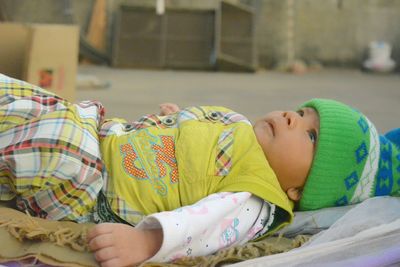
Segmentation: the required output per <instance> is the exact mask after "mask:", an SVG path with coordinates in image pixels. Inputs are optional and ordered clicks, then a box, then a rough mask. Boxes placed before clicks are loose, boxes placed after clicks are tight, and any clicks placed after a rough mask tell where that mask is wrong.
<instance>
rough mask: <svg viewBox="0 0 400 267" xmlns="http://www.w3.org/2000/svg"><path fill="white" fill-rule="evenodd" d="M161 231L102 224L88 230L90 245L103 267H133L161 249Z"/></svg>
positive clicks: (117, 224) (118, 224)
mask: <svg viewBox="0 0 400 267" xmlns="http://www.w3.org/2000/svg"><path fill="white" fill-rule="evenodd" d="M162 239H163V234H162V230H161V229H151V230H137V229H135V228H134V227H132V226H129V225H126V224H121V223H102V224H98V225H96V226H94V227H93V228H91V229H90V230H89V231H88V243H89V248H90V250H91V251H93V252H94V255H95V258H96V260H97V261H98V262H99V263H100V265H101V267H114V266H121V267H122V266H132V265H135V264H139V263H142V262H143V261H145V260H147V259H149V258H151V257H152V256H154V255H155V254H156V253H157V251H158V250H159V249H160V247H161V244H162Z"/></svg>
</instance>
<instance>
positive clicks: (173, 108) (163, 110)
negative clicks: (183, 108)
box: [160, 103, 180, 116]
mask: <svg viewBox="0 0 400 267" xmlns="http://www.w3.org/2000/svg"><path fill="white" fill-rule="evenodd" d="M179 110H180V108H179V106H178V105H176V104H174V103H162V104H160V116H166V115H170V114H172V113H175V112H178V111H179Z"/></svg>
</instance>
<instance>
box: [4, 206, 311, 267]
mask: <svg viewBox="0 0 400 267" xmlns="http://www.w3.org/2000/svg"><path fill="white" fill-rule="evenodd" d="M91 226H93V224H89V223H81V224H78V223H73V222H65V221H64V222H60V221H49V220H44V219H40V218H36V217H30V216H29V215H27V214H24V213H22V212H19V211H16V210H14V209H11V208H6V207H0V263H4V262H10V261H15V260H17V261H20V260H23V259H27V258H32V257H34V258H36V259H37V260H38V261H39V262H41V263H45V264H48V265H49V266H71V267H80V266H85V267H86V266H87V267H98V266H99V265H98V264H97V262H96V261H95V259H94V256H93V254H92V253H91V252H90V251H88V249H87V245H86V231H87V229H88V228H89V227H91ZM308 239H309V237H308V236H301V235H299V236H296V237H295V238H293V239H289V238H285V237H269V238H266V239H264V240H261V241H258V242H250V243H247V244H245V245H242V246H235V247H231V248H227V249H225V250H221V251H219V252H217V253H215V254H213V255H210V256H204V257H187V258H181V259H179V260H177V261H175V262H173V263H145V264H143V266H165V267H167V266H170V267H172V266H221V265H222V264H228V263H235V262H240V261H245V260H248V259H252V258H256V257H262V256H267V255H272V254H276V253H282V252H286V251H289V250H291V249H293V248H296V247H299V246H301V245H302V244H303V243H305V242H306V241H307V240H308Z"/></svg>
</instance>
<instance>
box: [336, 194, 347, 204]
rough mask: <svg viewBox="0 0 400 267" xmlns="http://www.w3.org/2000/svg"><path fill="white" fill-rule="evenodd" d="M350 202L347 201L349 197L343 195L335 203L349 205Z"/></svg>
mask: <svg viewBox="0 0 400 267" xmlns="http://www.w3.org/2000/svg"><path fill="white" fill-rule="evenodd" d="M348 203H349V202H348V201H347V197H346V196H343V197H341V198H339V199H338V200H337V201H336V203H335V205H336V206H345V205H347V204H348Z"/></svg>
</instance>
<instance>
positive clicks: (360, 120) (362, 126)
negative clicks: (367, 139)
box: [358, 117, 369, 134]
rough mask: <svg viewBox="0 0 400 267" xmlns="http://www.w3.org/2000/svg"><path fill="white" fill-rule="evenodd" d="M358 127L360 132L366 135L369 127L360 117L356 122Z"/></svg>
mask: <svg viewBox="0 0 400 267" xmlns="http://www.w3.org/2000/svg"><path fill="white" fill-rule="evenodd" d="M358 125H359V126H360V127H361V130H362V131H363V133H364V134H365V133H367V131H368V129H369V126H368V123H367V122H366V121H365V119H364V117H360V119H359V120H358Z"/></svg>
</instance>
